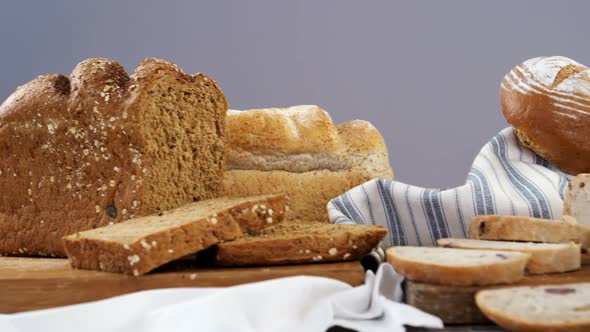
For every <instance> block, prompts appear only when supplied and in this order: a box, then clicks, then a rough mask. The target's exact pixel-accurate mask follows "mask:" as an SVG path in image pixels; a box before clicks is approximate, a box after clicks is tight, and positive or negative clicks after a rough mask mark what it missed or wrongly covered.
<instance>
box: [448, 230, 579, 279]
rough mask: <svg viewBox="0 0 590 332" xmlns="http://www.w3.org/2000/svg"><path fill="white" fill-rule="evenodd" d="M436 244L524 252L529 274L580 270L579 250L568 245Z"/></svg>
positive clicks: (466, 241)
mask: <svg viewBox="0 0 590 332" xmlns="http://www.w3.org/2000/svg"><path fill="white" fill-rule="evenodd" d="M437 244H438V245H439V246H441V247H445V248H458V249H479V250H501V251H516V252H526V253H529V254H530V255H531V258H530V259H529V261H528V263H527V265H526V270H527V272H528V273H531V274H543V273H558V272H566V271H573V270H577V269H579V268H580V262H581V255H582V254H581V248H580V245H579V244H575V243H573V242H570V243H531V242H508V241H488V240H473V239H439V240H438V241H437Z"/></svg>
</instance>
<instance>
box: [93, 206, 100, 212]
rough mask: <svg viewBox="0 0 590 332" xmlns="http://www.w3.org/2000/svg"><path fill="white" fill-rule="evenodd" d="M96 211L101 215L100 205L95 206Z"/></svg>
mask: <svg viewBox="0 0 590 332" xmlns="http://www.w3.org/2000/svg"><path fill="white" fill-rule="evenodd" d="M94 210H95V211H96V213H100V206H99V205H97V206H95V207H94Z"/></svg>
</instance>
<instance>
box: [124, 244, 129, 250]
mask: <svg viewBox="0 0 590 332" xmlns="http://www.w3.org/2000/svg"><path fill="white" fill-rule="evenodd" d="M123 248H125V249H127V250H129V249H131V248H130V247H129V245H128V244H127V243H125V244H124V245H123Z"/></svg>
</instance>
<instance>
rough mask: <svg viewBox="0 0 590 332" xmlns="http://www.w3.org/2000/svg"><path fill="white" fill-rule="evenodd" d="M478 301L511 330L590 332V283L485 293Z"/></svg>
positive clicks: (497, 321)
mask: <svg viewBox="0 0 590 332" xmlns="http://www.w3.org/2000/svg"><path fill="white" fill-rule="evenodd" d="M475 301H476V303H477V306H478V307H479V309H480V310H481V311H482V312H483V313H484V314H485V315H486V316H487V317H488V318H489V319H491V320H492V321H494V322H495V323H496V324H498V325H500V326H502V327H503V328H505V329H506V330H508V331H531V332H533V331H535V332H536V331H553V332H561V331H563V332H566V331H567V332H588V331H590V283H578V284H562V285H543V286H532V287H531V286H529V287H507V288H500V289H490V290H482V291H480V292H478V293H477V295H476V296H475Z"/></svg>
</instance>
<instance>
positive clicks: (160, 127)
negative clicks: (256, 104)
mask: <svg viewBox="0 0 590 332" xmlns="http://www.w3.org/2000/svg"><path fill="white" fill-rule="evenodd" d="M227 108H228V104H227V101H226V99H225V96H224V94H223V92H222V91H221V89H220V88H219V87H218V86H217V84H216V83H215V81H213V80H212V79H210V78H209V77H207V76H205V75H202V74H197V75H188V74H185V73H184V72H182V71H181V70H180V69H179V68H178V67H177V66H176V65H174V64H172V63H170V62H166V61H163V60H159V59H146V60H144V61H142V62H141V63H140V64H139V66H138V67H137V69H136V70H135V72H134V73H133V74H132V75H131V76H129V75H127V73H126V72H125V70H124V69H123V67H122V66H121V65H119V64H118V63H117V62H115V61H113V60H109V59H89V60H85V61H83V62H81V63H80V64H78V66H76V68H75V69H74V70H73V72H72V73H71V75H70V76H69V77H66V76H63V75H45V76H40V77H38V78H36V79H34V80H32V81H31V82H29V83H27V84H25V85H23V86H22V87H19V88H18V89H17V90H16V91H15V92H14V93H13V94H12V95H11V96H10V97H8V99H6V101H5V102H4V103H3V104H2V105H1V106H0V160H1V161H2V162H1V163H0V188H1V189H2V194H1V195H0V238H1V239H2V241H0V254H3V255H28V256H31V255H41V256H65V252H64V249H63V246H62V242H61V238H62V237H63V236H65V235H68V234H72V233H75V232H78V231H82V230H87V229H92V228H96V227H101V226H105V225H108V224H109V223H118V222H122V221H124V220H127V219H131V218H133V217H138V216H144V215H150V214H155V213H157V212H159V211H166V210H170V209H173V208H176V207H179V206H181V205H184V204H187V203H190V202H193V201H199V200H204V199H210V198H214V197H218V195H219V190H220V186H221V180H222V177H223V163H224V155H225V146H226V134H225V132H226V130H225V116H226V112H227Z"/></svg>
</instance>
